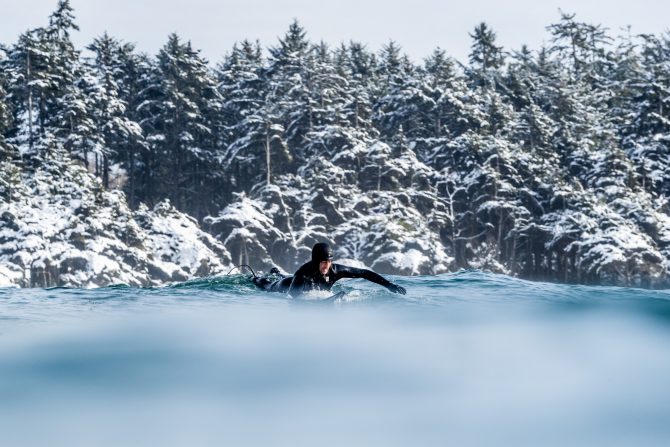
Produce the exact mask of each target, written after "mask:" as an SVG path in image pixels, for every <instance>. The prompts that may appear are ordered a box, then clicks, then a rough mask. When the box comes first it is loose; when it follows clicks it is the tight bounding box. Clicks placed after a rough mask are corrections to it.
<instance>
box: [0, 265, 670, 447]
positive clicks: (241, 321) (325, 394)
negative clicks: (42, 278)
mask: <svg viewBox="0 0 670 447" xmlns="http://www.w3.org/2000/svg"><path fill="white" fill-rule="evenodd" d="M393 279H394V280H396V281H397V282H398V283H399V284H401V285H403V286H404V287H406V288H407V290H408V294H407V295H406V296H400V295H394V294H390V293H388V292H386V291H385V289H383V288H380V287H378V286H375V285H374V284H370V283H366V282H364V281H361V280H352V281H348V282H341V283H338V285H337V286H336V288H335V290H336V291H337V290H345V291H347V292H348V293H347V295H346V296H345V298H344V299H343V300H338V301H336V302H334V303H325V302H322V301H319V298H320V297H316V296H310V297H307V299H305V300H289V299H286V298H285V297H284V296H282V295H272V294H262V293H258V292H257V291H256V290H255V289H254V288H253V286H251V285H249V283H248V281H247V280H246V279H245V277H243V276H241V275H238V276H230V277H221V278H212V279H206V280H197V281H190V282H187V283H182V284H178V285H174V286H170V287H163V288H154V289H137V288H129V287H121V286H119V287H108V288H101V289H95V290H76V289H48V290H44V289H23V290H22V289H0V436H1V441H0V444H1V445H7V446H44V445H49V446H150V445H151V446H153V445H161V446H196V445H197V446H209V445H212V446H214V445H216V446H238V445H258V446H268V445H291V446H303V445H304V446H313V445H319V446H322V445H324V446H343V445H347V446H351V445H354V446H358V445H360V446H373V445H384V446H407V445H418V446H433V445H435V446H445V445H458V446H462V445H476V446H479V445H482V446H487V445H490V446H500V445H513V446H538V445H542V446H554V445H555V446H566V445H570V446H593V445H608V446H623V445H626V446H642V445H643V446H656V445H658V446H666V445H668V442H670V424H669V423H668V421H670V292H669V291H647V290H637V289H623V288H593V287H584V286H568V285H557V284H546V283H532V282H526V281H521V280H517V279H513V278H509V277H505V276H501V275H491V274H486V273H481V272H460V273H455V274H446V275H439V276H430V277H429V276H425V277H412V278H404V277H397V278H393Z"/></svg>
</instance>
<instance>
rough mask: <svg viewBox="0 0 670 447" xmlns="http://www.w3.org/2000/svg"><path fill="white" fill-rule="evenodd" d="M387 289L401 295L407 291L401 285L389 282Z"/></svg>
mask: <svg viewBox="0 0 670 447" xmlns="http://www.w3.org/2000/svg"><path fill="white" fill-rule="evenodd" d="M388 289H389V290H390V291H391V292H393V293H399V294H401V295H404V294H406V293H407V290H405V288H404V287H403V286H399V285H397V284H391V285H389V286H388Z"/></svg>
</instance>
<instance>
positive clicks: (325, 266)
mask: <svg viewBox="0 0 670 447" xmlns="http://www.w3.org/2000/svg"><path fill="white" fill-rule="evenodd" d="M332 264H333V261H321V262H319V271H320V272H321V274H322V275H325V274H326V273H328V270H330V266H331V265H332Z"/></svg>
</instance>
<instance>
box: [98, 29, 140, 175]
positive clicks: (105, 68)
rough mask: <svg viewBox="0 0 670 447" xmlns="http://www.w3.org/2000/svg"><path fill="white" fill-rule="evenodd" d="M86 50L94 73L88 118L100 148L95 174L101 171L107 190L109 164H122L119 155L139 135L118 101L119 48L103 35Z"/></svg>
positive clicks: (114, 41)
mask: <svg viewBox="0 0 670 447" xmlns="http://www.w3.org/2000/svg"><path fill="white" fill-rule="evenodd" d="M87 48H88V49H89V50H90V51H92V52H93V54H94V59H93V60H91V61H89V62H88V67H87V68H88V69H89V70H90V71H91V72H93V73H94V81H93V82H92V83H91V84H92V85H91V87H92V89H94V90H93V91H90V93H89V95H90V98H91V101H92V107H91V109H92V113H91V115H92V117H93V121H94V123H95V127H96V130H97V133H98V134H99V135H101V137H102V146H103V150H102V153H101V154H100V156H101V159H102V160H101V165H102V166H101V169H99V170H98V169H96V171H101V174H102V180H103V185H104V186H105V187H109V170H110V160H112V161H113V160H124V161H125V160H126V159H127V158H128V157H127V156H123V155H122V152H123V151H124V149H127V148H129V147H130V146H131V145H132V144H133V143H134V142H136V141H137V140H139V139H140V138H141V134H142V132H141V128H140V126H139V124H138V123H136V122H135V121H133V120H131V119H129V118H128V116H127V104H126V102H125V101H124V100H123V99H121V96H122V93H121V86H120V83H121V82H122V81H123V62H122V60H121V58H120V56H121V51H122V50H121V48H122V44H121V43H120V42H119V41H117V40H115V39H113V38H111V37H110V36H108V35H107V33H105V34H103V36H101V37H100V38H97V39H95V40H94V41H93V43H92V44H91V45H89V46H88V47H87ZM96 167H97V166H96Z"/></svg>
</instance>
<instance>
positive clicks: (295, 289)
mask: <svg viewBox="0 0 670 447" xmlns="http://www.w3.org/2000/svg"><path fill="white" fill-rule="evenodd" d="M304 287H305V276H304V275H300V274H299V273H296V274H295V275H293V280H292V281H291V285H290V286H289V288H288V292H287V293H288V294H289V295H290V296H292V297H293V298H297V297H298V296H299V295H300V294H302V291H303V288H304Z"/></svg>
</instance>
